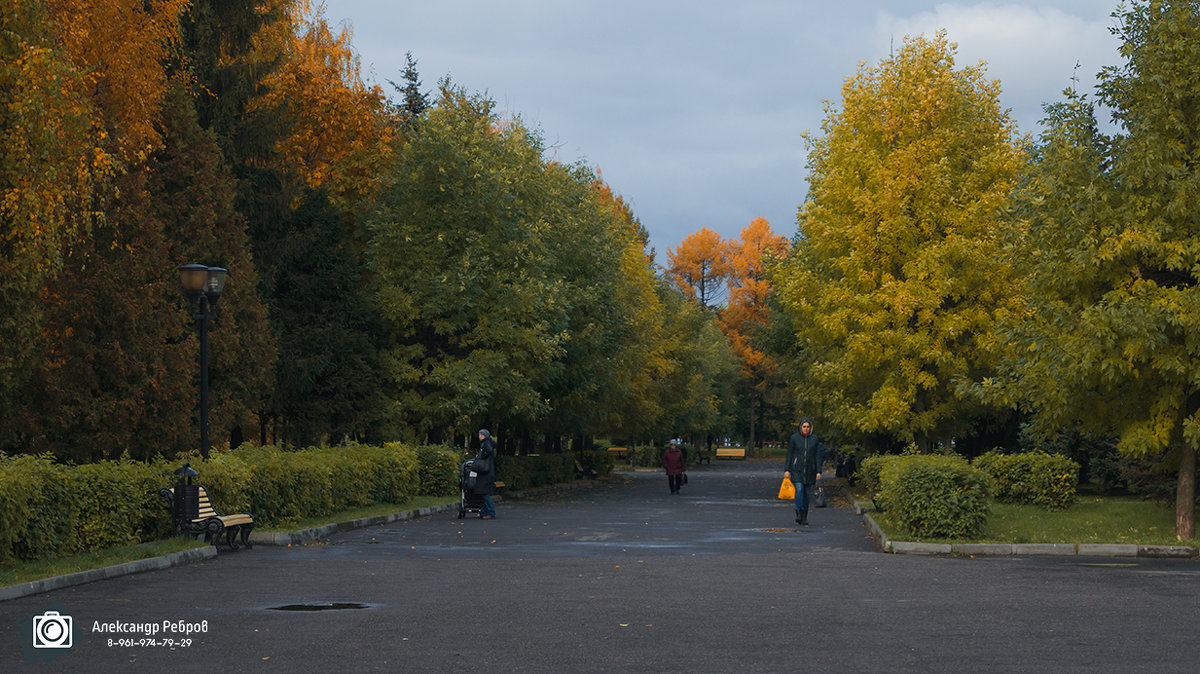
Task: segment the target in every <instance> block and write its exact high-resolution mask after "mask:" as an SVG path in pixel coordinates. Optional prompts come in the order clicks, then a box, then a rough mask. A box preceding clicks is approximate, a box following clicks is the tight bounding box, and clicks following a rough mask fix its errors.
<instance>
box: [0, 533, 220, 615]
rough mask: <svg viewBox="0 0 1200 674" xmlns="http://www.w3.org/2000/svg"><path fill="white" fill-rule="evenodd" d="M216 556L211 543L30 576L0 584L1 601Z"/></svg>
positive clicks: (191, 562)
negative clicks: (61, 573) (40, 576)
mask: <svg viewBox="0 0 1200 674" xmlns="http://www.w3.org/2000/svg"><path fill="white" fill-rule="evenodd" d="M216 556H217V549H216V548H215V547H213V546H211V545H210V546H206V547H203V548H194V549H192V550H183V551H181V552H173V553H171V554H169V555H163V556H161V557H147V558H146V559H138V560H135V561H132V562H125V563H123V564H116V565H113V566H106V567H104V568H101V569H91V570H89V571H80V572H79V573H69V574H67V575H65V576H54V577H52V578H43V579H42V580H33V581H30V582H28V583H18V584H16V585H7V586H5V587H0V601H4V600H6V599H17V598H18V597H28V596H29V595H32V594H40V593H42V592H49V591H51V590H60V589H62V588H64V587H71V586H72V585H83V584H84V583H91V582H95V581H97V580H105V579H106V578H116V577H117V576H127V575H129V574H133V573H143V572H145V571H156V570H158V569H167V568H170V567H172V566H182V565H184V564H195V563H196V562H203V561H205V560H207V559H212V558H214V557H216Z"/></svg>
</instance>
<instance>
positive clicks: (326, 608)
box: [267, 603, 371, 611]
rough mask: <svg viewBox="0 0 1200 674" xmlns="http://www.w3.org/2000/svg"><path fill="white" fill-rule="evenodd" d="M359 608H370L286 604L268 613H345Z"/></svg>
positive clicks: (271, 608) (341, 605) (343, 605)
mask: <svg viewBox="0 0 1200 674" xmlns="http://www.w3.org/2000/svg"><path fill="white" fill-rule="evenodd" d="M360 608H371V607H370V606H368V605H367V604H357V603H336V604H288V605H287V606H272V607H270V608H268V609H267V610H268V611H346V610H353V609H360Z"/></svg>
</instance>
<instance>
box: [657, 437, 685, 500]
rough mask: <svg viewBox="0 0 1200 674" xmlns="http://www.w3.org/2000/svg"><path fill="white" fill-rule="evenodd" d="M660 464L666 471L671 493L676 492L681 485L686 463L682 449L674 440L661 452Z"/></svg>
mask: <svg viewBox="0 0 1200 674" xmlns="http://www.w3.org/2000/svg"><path fill="white" fill-rule="evenodd" d="M662 465H663V469H664V470H666V471H667V486H668V487H670V488H671V493H672V494H678V493H679V488H680V487H681V486H683V471H684V470H686V469H687V464H686V463H685V462H684V460H683V451H682V450H681V449H679V445H678V444H676V442H675V441H674V440H672V441H671V446H670V447H667V449H666V451H664V452H663V459H662Z"/></svg>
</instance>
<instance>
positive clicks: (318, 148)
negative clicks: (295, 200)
mask: <svg viewBox="0 0 1200 674" xmlns="http://www.w3.org/2000/svg"><path fill="white" fill-rule="evenodd" d="M323 9H324V8H323V6H317V7H313V6H312V5H311V3H310V2H309V1H308V0H299V1H298V2H296V3H294V4H293V5H292V7H291V9H290V10H289V20H288V21H284V22H280V25H277V26H275V27H274V28H273V30H269V31H265V32H264V35H265V37H262V38H260V49H262V50H263V51H265V52H268V53H269V52H272V51H274V52H277V53H278V54H279V55H280V56H282V61H283V62H282V64H281V66H280V67H279V68H278V69H277V70H276V71H275V72H273V73H272V74H271V75H270V76H269V77H268V78H267V79H266V81H265V82H264V84H265V85H266V87H265V88H266V93H265V94H264V95H262V96H260V97H258V98H257V99H255V100H254V102H253V103H252V106H251V109H252V110H261V109H269V110H274V111H278V113H277V114H280V115H282V116H283V118H284V119H285V120H286V121H287V122H288V124H289V127H290V131H289V133H288V134H287V135H286V136H285V137H284V138H283V139H282V140H280V141H279V143H278V146H277V148H276V149H277V150H278V151H279V153H280V154H281V155H282V160H283V161H282V162H281V163H282V164H283V165H284V166H287V167H288V168H289V169H290V170H291V171H293V172H294V173H295V174H296V176H297V177H298V178H299V179H300V180H302V181H303V182H304V183H306V184H307V185H308V186H310V187H313V188H317V187H326V188H328V189H329V192H330V194H331V196H332V198H333V200H334V201H335V203H337V204H338V205H339V206H342V207H344V208H348V209H353V208H355V207H356V206H359V205H361V204H362V202H363V200H365V199H368V198H370V196H371V195H372V194H373V193H374V191H375V189H376V187H377V186H378V181H379V176H381V175H382V174H383V172H384V171H383V167H384V166H385V165H386V163H387V161H388V157H389V156H390V154H391V147H392V140H393V139H392V131H391V130H390V129H391V127H390V125H389V124H388V123H387V119H386V117H385V115H384V107H385V106H384V95H383V90H382V89H381V88H380V87H379V86H377V85H376V86H367V85H366V84H364V83H363V81H362V79H361V76H360V73H359V65H360V64H359V59H358V57H357V56H356V55H355V54H354V51H353V49H352V47H351V44H350V41H351V37H352V34H351V32H350V31H349V30H348V29H346V30H342V31H340V32H339V33H337V34H336V35H335V34H334V33H333V31H331V30H330V28H329V25H328V24H327V23H326V21H325V18H324V17H323V16H322V14H323Z"/></svg>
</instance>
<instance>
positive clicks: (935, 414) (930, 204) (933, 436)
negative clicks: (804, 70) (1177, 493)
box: [773, 33, 1024, 446]
mask: <svg viewBox="0 0 1200 674" xmlns="http://www.w3.org/2000/svg"><path fill="white" fill-rule="evenodd" d="M954 49H955V48H954V46H953V45H951V44H949V43H948V42H947V40H946V36H945V34H944V33H939V34H938V35H937V36H936V37H934V38H933V39H924V38H909V39H906V40H905V44H904V47H903V48H902V49H901V50H900V51H899V52H898V53H896V54H895V55H894V56H893V57H891V58H888V59H886V60H884V61H883V62H882V63H881V64H880V65H879V66H877V67H869V66H866V65H864V66H862V67H861V68H860V69H859V71H858V73H857V74H856V75H854V76H853V77H851V78H849V79H847V80H846V82H845V84H844V86H843V87H842V108H841V110H840V111H839V110H836V109H834V108H833V107H832V105H829V106H827V116H826V119H825V121H824V123H823V124H822V131H823V134H822V135H821V136H819V137H815V138H810V139H809V142H810V146H811V149H810V155H809V168H810V181H811V188H810V192H809V194H810V196H809V199H808V201H807V202H806V203H804V204H803V206H802V207H801V212H800V215H799V224H800V236H799V237H797V243H796V245H795V246H794V249H793V253H792V255H790V257H789V259H788V260H787V261H786V262H785V263H783V264H780V265H778V266H777V267H775V269H774V274H773V279H774V281H775V284H776V287H777V288H778V290H779V293H780V296H781V302H782V305H783V306H784V308H785V309H786V311H787V312H788V314H789V316H790V319H791V326H792V330H793V331H794V334H795V345H796V352H795V353H794V354H793V356H792V357H793V358H795V359H796V363H795V367H794V368H793V370H794V371H796V372H799V373H802V376H801V377H799V380H798V381H796V382H794V384H795V385H796V387H797V391H798V394H799V398H800V400H799V402H800V403H801V405H802V407H805V408H808V409H811V410H812V411H813V414H814V416H822V417H824V418H825V420H826V421H827V422H832V423H833V425H834V426H835V427H837V428H839V429H841V430H843V431H846V432H849V433H851V434H858V435H860V436H861V435H865V434H882V435H887V436H891V437H892V438H894V439H895V440H897V441H900V442H912V441H917V442H918V443H921V444H922V445H926V446H927V445H928V443H929V442H930V441H933V440H940V441H943V442H945V443H947V446H948V444H949V442H950V441H951V439H953V438H955V437H962V436H963V435H966V434H969V433H970V432H971V430H972V429H971V424H972V421H973V420H974V419H977V418H979V417H980V416H981V415H987V414H988V412H989V410H988V409H987V408H983V407H981V406H980V405H979V404H978V403H975V402H973V401H972V400H971V399H969V398H967V397H965V396H964V395H962V394H961V393H960V391H959V385H960V383H962V382H963V381H967V380H976V379H978V378H979V377H981V376H983V375H984V374H986V373H987V372H989V371H990V370H991V368H993V367H994V363H995V360H996V357H997V354H996V353H995V348H994V337H993V334H992V325H993V323H994V322H995V320H996V318H997V316H998V315H1001V314H1003V313H1004V312H1005V311H1007V310H1008V307H1010V306H1011V305H1012V303H1013V300H1014V298H1015V296H1016V294H1017V291H1016V290H1015V288H1016V285H1015V282H1014V274H1013V272H1012V270H1011V269H1010V268H1009V267H1008V266H1007V265H1006V264H1005V263H1004V262H1003V260H1002V256H1001V255H1000V254H999V252H1000V250H1001V247H1002V245H1003V243H1004V241H1005V238H1006V229H1005V227H1006V221H1005V220H1004V219H1003V218H1002V217H1001V210H1002V209H1003V208H1004V207H1005V206H1006V205H1008V204H1009V203H1010V195H1011V193H1012V191H1013V188H1014V186H1015V184H1016V180H1017V175H1018V170H1019V168H1020V167H1021V165H1022V161H1023V156H1024V155H1023V150H1022V143H1023V141H1021V140H1018V139H1017V138H1016V132H1015V126H1014V124H1013V122H1012V120H1011V119H1010V118H1009V116H1008V114H1007V112H1006V111H1005V110H1004V109H1002V108H1001V107H1000V103H999V95H1000V84H999V82H996V81H994V80H989V79H987V77H986V76H985V72H984V69H983V67H982V66H968V67H964V68H961V69H959V68H955V65H954Z"/></svg>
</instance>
